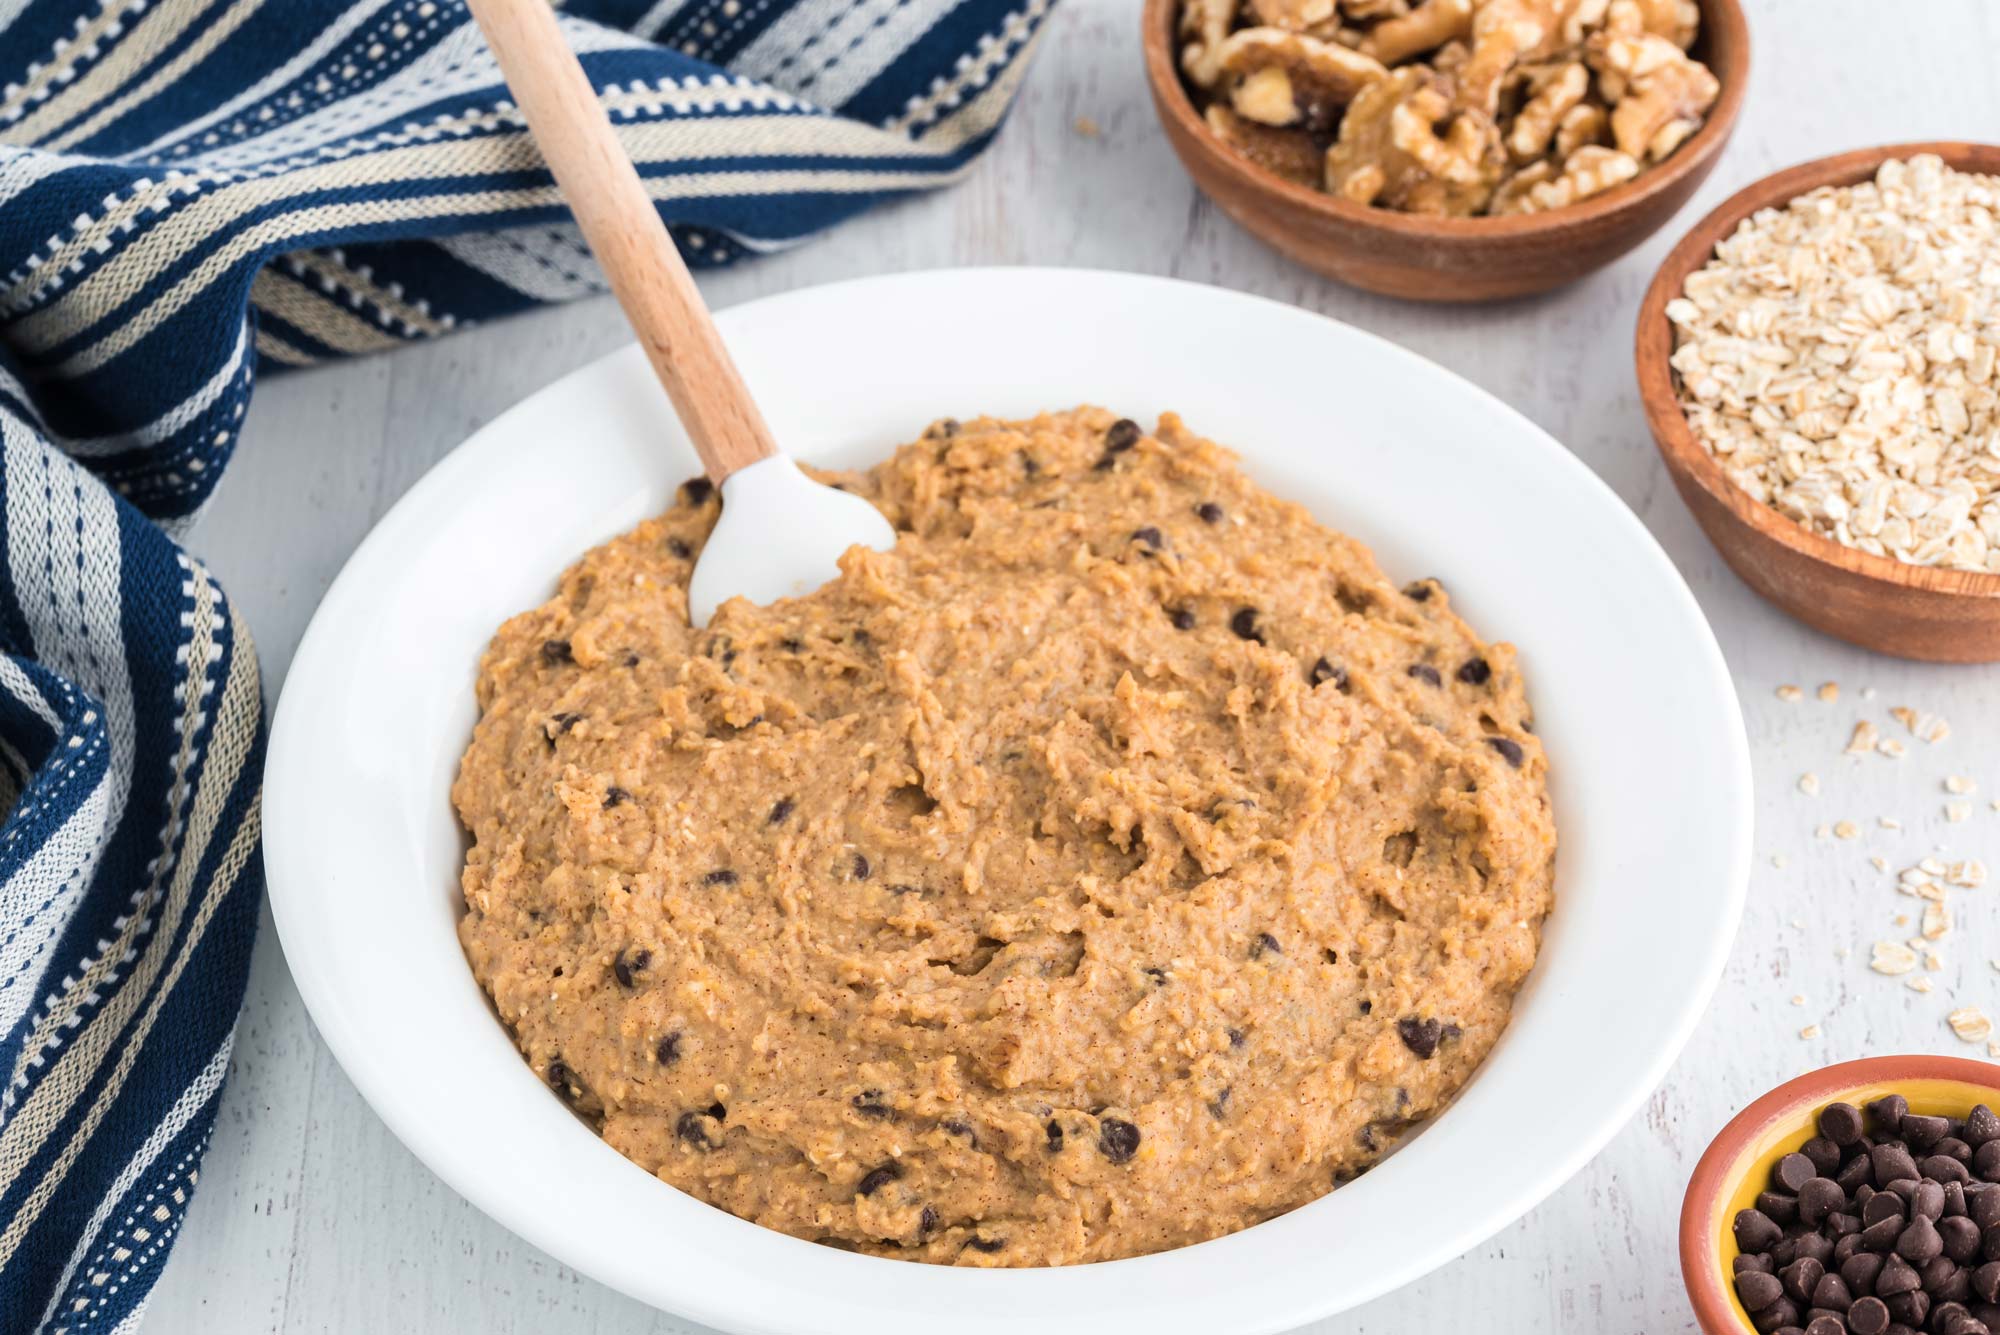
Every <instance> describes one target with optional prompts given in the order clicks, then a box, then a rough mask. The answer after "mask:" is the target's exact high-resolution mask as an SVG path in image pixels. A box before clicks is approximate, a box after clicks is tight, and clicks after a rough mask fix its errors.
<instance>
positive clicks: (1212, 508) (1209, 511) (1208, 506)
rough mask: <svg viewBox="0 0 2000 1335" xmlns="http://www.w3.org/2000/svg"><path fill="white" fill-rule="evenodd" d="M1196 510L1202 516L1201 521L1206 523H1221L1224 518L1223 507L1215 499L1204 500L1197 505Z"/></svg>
mask: <svg viewBox="0 0 2000 1335" xmlns="http://www.w3.org/2000/svg"><path fill="white" fill-rule="evenodd" d="M1194 512H1195V513H1196V514H1197V515H1200V516H1201V522H1202V523H1204V524H1220V523H1221V522H1222V520H1223V513H1222V507H1221V506H1219V505H1217V504H1216V503H1215V502H1214V501H1203V502H1202V503H1201V504H1200V505H1197V506H1195V508H1194Z"/></svg>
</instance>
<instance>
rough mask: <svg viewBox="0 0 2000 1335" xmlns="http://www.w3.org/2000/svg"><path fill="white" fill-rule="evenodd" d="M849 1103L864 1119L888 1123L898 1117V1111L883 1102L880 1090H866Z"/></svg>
mask: <svg viewBox="0 0 2000 1335" xmlns="http://www.w3.org/2000/svg"><path fill="white" fill-rule="evenodd" d="M848 1103H849V1104H850V1105H851V1106H852V1107H853V1108H854V1111H856V1112H858V1113H860V1114H861V1115H862V1116H863V1117H867V1118H872V1119H873V1120H875V1121H878V1122H881V1121H886V1120H887V1119H889V1118H891V1117H894V1116H895V1115H896V1110H895V1109H894V1108H891V1107H890V1106H889V1105H888V1104H887V1103H885V1102H883V1100H882V1091H881V1090H879V1089H864V1090H862V1091H861V1092H860V1093H859V1094H856V1095H855V1096H854V1097H853V1098H851V1099H849V1100H848Z"/></svg>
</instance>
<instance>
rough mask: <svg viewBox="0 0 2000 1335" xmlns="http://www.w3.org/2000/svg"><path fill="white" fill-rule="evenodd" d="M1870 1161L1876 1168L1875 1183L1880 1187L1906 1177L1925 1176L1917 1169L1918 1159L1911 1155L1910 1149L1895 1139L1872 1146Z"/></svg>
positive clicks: (1869, 1153)
mask: <svg viewBox="0 0 2000 1335" xmlns="http://www.w3.org/2000/svg"><path fill="white" fill-rule="evenodd" d="M1868 1162H1869V1163H1870V1164H1871V1165H1872V1166H1873V1167H1874V1169H1875V1185H1876V1186H1878V1187H1886V1186H1888V1185H1889V1184H1890V1183H1891V1182H1897V1181H1901V1180H1902V1179H1904V1178H1918V1177H1922V1176H1923V1174H1921V1173H1919V1172H1918V1171H1917V1161H1916V1160H1915V1159H1913V1158H1911V1157H1910V1152H1909V1150H1908V1149H1906V1148H1905V1147H1903V1146H1902V1145H1899V1144H1897V1143H1896V1142H1894V1141H1889V1142H1886V1143H1884V1144H1881V1145H1876V1146H1873V1147H1871V1148H1870V1149H1869V1151H1868Z"/></svg>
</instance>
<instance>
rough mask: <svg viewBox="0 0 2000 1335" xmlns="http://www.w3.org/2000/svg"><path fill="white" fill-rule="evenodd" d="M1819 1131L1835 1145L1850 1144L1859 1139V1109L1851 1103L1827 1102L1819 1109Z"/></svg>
mask: <svg viewBox="0 0 2000 1335" xmlns="http://www.w3.org/2000/svg"><path fill="white" fill-rule="evenodd" d="M1819 1133H1820V1134H1821V1135H1822V1136H1825V1137H1826V1138H1827V1139H1828V1140H1830V1141H1832V1142H1833V1143H1834V1144H1835V1145H1839V1146H1847V1145H1852V1144H1853V1143H1854V1142H1855V1141H1857V1140H1860V1139H1861V1110H1860V1109H1859V1108H1857V1107H1855V1106H1854V1105H1853V1104H1851V1103H1829V1104H1827V1105H1826V1107H1824V1108H1822V1109H1820V1113H1819Z"/></svg>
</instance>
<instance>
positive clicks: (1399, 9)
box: [1143, 0, 1750, 301]
mask: <svg viewBox="0 0 2000 1335" xmlns="http://www.w3.org/2000/svg"><path fill="white" fill-rule="evenodd" d="M1144 24H1145V30H1144V39H1143V40H1144V48H1145V57H1146V77H1147V82H1148V83H1149V84H1150V85H1151V88H1152V93H1153V103H1154V106H1155V108H1156V110H1157V111H1158V113H1159V117H1160V122H1161V124H1162V125H1163V126H1164V127H1165V128H1166V132H1167V138H1168V140H1169V141H1170V142H1171V143H1172V144H1173V147H1174V151H1175V152H1176V153H1177V154H1178V155H1179V156H1180V159H1181V162H1182V164H1183V165H1184V166H1185V167H1186V168H1187V170H1188V172H1189V174H1190V175H1191V176H1193V178H1194V181H1195V184H1196V185H1197V186H1198V187H1199V188H1200V189H1201V190H1202V192H1203V193H1204V194H1206V195H1208V196H1209V198H1211V199H1213V200H1214V201H1215V202H1216V204H1218V205H1219V206H1220V207H1221V208H1222V210H1223V211H1224V212H1225V213H1227V214H1229V216H1230V217H1232V218H1234V219H1235V220H1236V221H1237V222H1239V223H1241V224H1242V225H1243V226H1244V227H1246V228H1248V229H1249V230H1250V231H1251V232H1252V233H1254V234H1256V235H1257V236H1258V237H1260V238H1261V239H1263V240H1264V241H1265V242H1267V243H1268V244H1270V245H1271V246H1272V247H1274V248H1275V249H1277V250H1278V251H1280V252H1282V253H1283V254H1285V255H1287V256H1289V257H1290V258H1291V259H1293V260H1296V261H1298V262H1299V263H1301V264H1304V265H1306V266H1307V267H1308V268H1311V269H1314V270H1317V271H1318V272H1320V273H1322V274H1325V275H1327V276H1328V277H1330V278H1335V279H1338V280H1340V281H1341V282H1344V283H1348V284H1351V285H1353V286H1355V287H1360V288H1365V289H1367V290H1369V291H1372V292H1381V293H1384V294H1386V295H1389V296H1395V297H1405V298H1411V299H1415V300H1421V301H1492V300H1499V299H1502V298H1507V297H1516V296H1523V295H1526V294H1529V293H1533V292H1541V291H1546V290H1547V289H1549V288H1552V287H1557V286H1560V285H1561V284H1563V283H1567V282H1571V281H1573V280H1575V279H1578V278H1581V277H1583V276H1584V275H1586V274H1588V273H1591V272H1592V271H1594V270H1596V269H1598V268H1601V267H1602V266H1604V265H1606V264H1609V263H1610V262H1611V261H1613V260H1615V259H1617V258H1618V257H1619V256H1621V255H1623V254H1624V253H1625V252H1626V251H1628V250H1630V249H1631V248H1632V247H1634V246H1636V245H1638V244H1639V243H1640V242H1641V241H1643V240H1645V239H1646V237H1648V236H1649V235H1651V234H1652V233H1653V232H1654V231H1655V230H1657V229H1658V228H1659V227H1660V226H1662V225H1663V224H1664V223H1665V222H1666V221H1667V220H1668V219H1669V218H1671V217H1672V216H1673V215H1674V214H1675V213H1676V212H1677V211H1678V210H1679V209H1680V208H1681V206H1682V205H1683V204H1685V203H1686V202H1687V200H1688V198H1689V197H1690V196H1691V195H1692V194H1693V193H1694V191H1695V189H1696V188H1697V187H1698V186H1700V184H1701V183H1702V181H1703V180H1704V179H1705V178H1706V177H1707V176H1708V173H1709V171H1710V170H1711V169H1712V168H1713V167H1714V166H1715V163H1716V160H1717V158H1718V157H1719V156H1720V154H1721V152H1722V148H1723V145H1724V144H1726V143H1727V142H1728V139H1729V136H1730V133H1731V132H1732V131H1733V130H1734V128H1735V125H1736V119H1737V115H1738V113H1739V112H1740V111H1741V109H1742V105H1743V94H1744V89H1745V86H1746V84H1747V82H1748V78H1749V72H1750V31H1749V26H1748V24H1747V22H1746V21H1745V19H1744V16H1743V10H1742V8H1741V6H1740V5H1739V4H1738V0H1147V2H1146V5H1145V13H1144Z"/></svg>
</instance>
